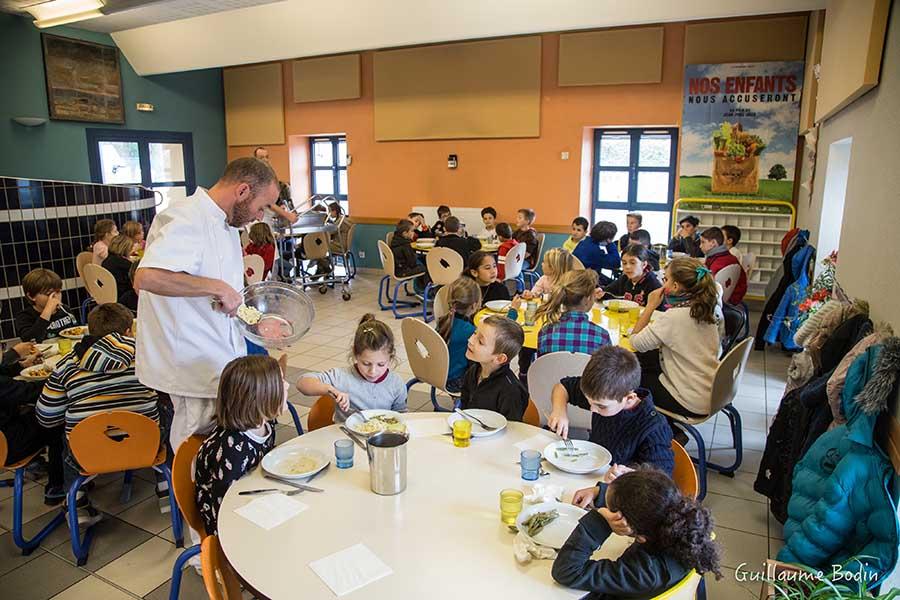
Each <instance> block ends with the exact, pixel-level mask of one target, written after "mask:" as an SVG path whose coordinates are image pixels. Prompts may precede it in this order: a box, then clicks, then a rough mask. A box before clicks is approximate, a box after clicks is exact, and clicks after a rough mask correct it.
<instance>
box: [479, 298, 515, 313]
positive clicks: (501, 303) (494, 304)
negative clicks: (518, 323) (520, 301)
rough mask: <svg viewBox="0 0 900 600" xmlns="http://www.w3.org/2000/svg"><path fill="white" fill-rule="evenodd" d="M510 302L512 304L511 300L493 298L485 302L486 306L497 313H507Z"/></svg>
mask: <svg viewBox="0 0 900 600" xmlns="http://www.w3.org/2000/svg"><path fill="white" fill-rule="evenodd" d="M510 304H512V302H510V301H509V300H491V301H490V302H485V303H484V305H485V307H487V308H488V309H489V310H492V311H494V312H497V313H505V312H506V311H508V310H509V305H510Z"/></svg>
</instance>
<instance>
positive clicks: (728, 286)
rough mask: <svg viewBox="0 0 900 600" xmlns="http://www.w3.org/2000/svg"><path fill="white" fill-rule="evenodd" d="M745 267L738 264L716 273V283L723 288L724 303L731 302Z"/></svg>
mask: <svg viewBox="0 0 900 600" xmlns="http://www.w3.org/2000/svg"><path fill="white" fill-rule="evenodd" d="M742 269H743V267H741V265H738V264H734V265H728V266H727V267H725V268H723V269H721V270H720V271H719V272H718V273H716V283H718V284H720V285H721V286H722V302H728V301H730V300H731V294H732V293H733V292H734V288H735V287H737V283H738V279H739V278H740V275H741V270H742Z"/></svg>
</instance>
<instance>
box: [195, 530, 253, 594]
mask: <svg viewBox="0 0 900 600" xmlns="http://www.w3.org/2000/svg"><path fill="white" fill-rule="evenodd" d="M200 566H201V567H202V570H203V585H204V586H205V587H206V594H207V595H208V596H209V598H210V600H241V599H242V598H243V596H242V595H241V582H240V580H239V579H238V578H237V575H236V574H235V572H234V569H232V568H231V565H230V564H228V559H227V558H225V553H223V552H222V546H221V544H219V538H218V536H215V535H208V536H206V537H205V538H204V539H203V541H202V542H200Z"/></svg>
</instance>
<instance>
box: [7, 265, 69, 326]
mask: <svg viewBox="0 0 900 600" xmlns="http://www.w3.org/2000/svg"><path fill="white" fill-rule="evenodd" d="M22 291H23V292H24V293H25V299H26V300H28V302H29V303H30V305H31V306H26V307H25V310H23V311H22V312H20V313H18V314H17V315H16V319H15V326H16V334H17V335H18V336H19V337H20V338H21V339H22V340H24V341H26V342H28V341H35V342H43V341H44V340H45V339H47V338H50V337H56V336H58V335H59V332H60V331H62V330H63V329H67V328H69V327H73V326H75V325H78V319H76V318H75V316H74V315H73V314H72V313H70V312H69V311H68V310H67V309H66V307H65V306H63V304H62V279H60V278H59V275H57V274H56V273H54V272H53V271H50V270H48V269H34V270H33V271H29V272H28V274H27V275H25V277H23V278H22Z"/></svg>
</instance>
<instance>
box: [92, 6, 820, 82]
mask: <svg viewBox="0 0 900 600" xmlns="http://www.w3.org/2000/svg"><path fill="white" fill-rule="evenodd" d="M224 3H226V0H217V1H201V0H183V1H182V0H179V1H178V2H172V4H178V5H179V6H182V7H184V8H183V10H190V6H192V5H206V4H215V5H216V6H221V5H222V4H224ZM227 3H229V4H230V3H232V2H227ZM233 3H235V4H249V3H252V2H246V1H241V0H235V1H234V2H233ZM825 4H826V0H756V1H754V2H748V1H747V0H677V1H676V0H640V1H638V0H631V1H624V0H455V1H451V0H328V1H327V2H322V1H321V0H284V1H281V2H275V3H267V4H263V5H259V6H250V7H245V8H239V9H235V10H228V11H225V12H215V13H212V14H203V15H200V16H194V17H189V18H179V19H178V20H170V21H167V22H164V23H158V24H153V25H146V26H142V27H137V28H134V29H127V30H124V31H118V32H115V33H113V34H112V36H113V39H114V40H115V41H116V44H118V46H119V48H121V49H122V52H123V53H124V54H125V56H126V57H127V58H128V61H129V62H130V63H131V65H132V66H133V67H134V69H135V70H136V71H137V72H138V73H139V74H141V75H152V74H158V73H170V72H176V71H188V70H193V69H203V68H209V67H223V66H229V65H239V64H248V63H257V62H264V61H272V60H283V59H290V58H301V57H306V56H319V55H325V54H337V53H341V52H352V51H358V50H368V49H374V48H390V47H396V46H407V45H414V44H427V43H435V42H446V41H453V40H463V39H475V38H486V37H496V36H505V35H518V34H527V33H537V32H543V31H566V30H576V29H591V28H598V27H615V26H621V25H633V24H641V23H662V22H670V21H688V20H696V19H711V18H720V17H735V16H744V15H760V14H774V13H784V12H797V11H807V10H813V9H819V8H824V7H825ZM152 6H156V5H152ZM135 10H137V9H135ZM110 18H114V17H113V16H109V17H102V18H100V19H98V21H102V20H103V19H110Z"/></svg>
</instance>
